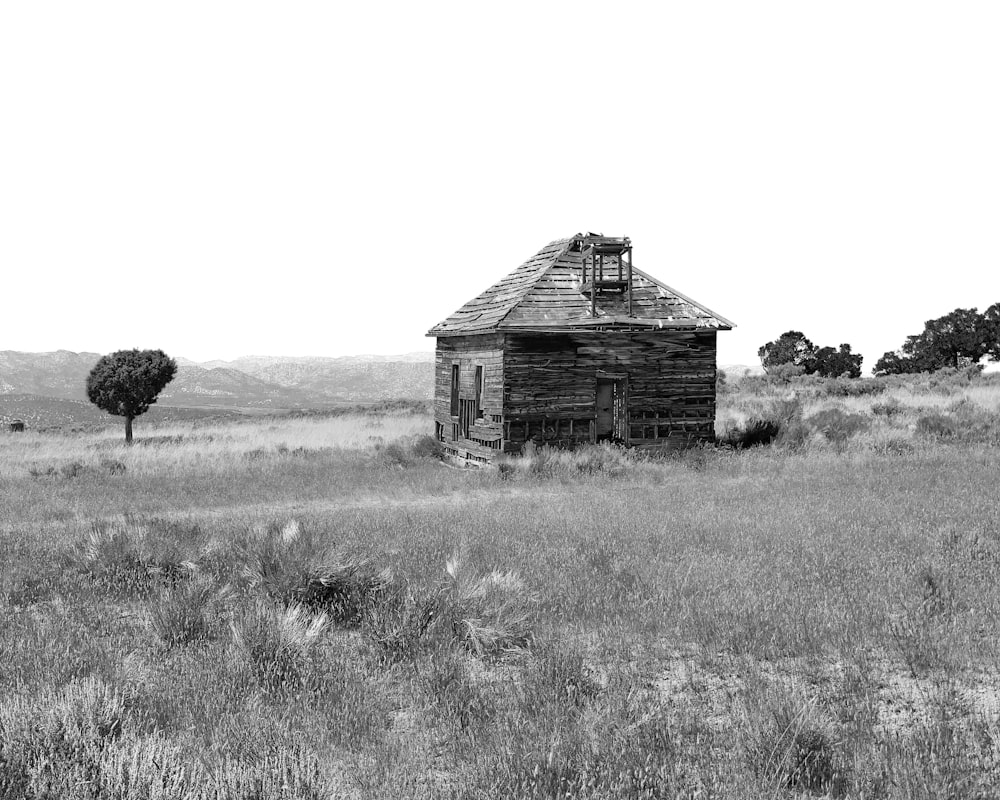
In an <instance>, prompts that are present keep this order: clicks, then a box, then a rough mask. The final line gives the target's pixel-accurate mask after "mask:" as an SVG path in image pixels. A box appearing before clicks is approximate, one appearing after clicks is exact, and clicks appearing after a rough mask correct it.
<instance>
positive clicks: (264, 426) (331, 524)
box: [0, 376, 1000, 800]
mask: <svg viewBox="0 0 1000 800" xmlns="http://www.w3.org/2000/svg"><path fill="white" fill-rule="evenodd" d="M919 380H920V381H924V382H925V383H926V385H916V384H914V385H904V384H899V385H890V386H888V388H887V389H886V390H885V391H883V392H881V393H878V394H865V395H861V396H844V395H843V394H841V393H842V392H843V391H844V390H843V389H842V387H835V389H834V391H835V393H831V392H830V391H828V390H827V387H825V386H820V385H819V384H818V383H815V382H814V383H809V382H806V383H803V384H802V385H799V386H797V387H796V386H773V385H769V384H765V383H763V382H760V381H757V382H750V383H749V384H748V385H746V386H742V385H741V382H738V381H737V382H731V383H732V384H733V386H732V387H731V389H730V391H731V393H728V394H726V395H724V396H723V397H722V398H721V404H722V409H721V414H720V426H725V425H727V424H729V422H730V421H731V422H733V423H734V424H738V423H739V422H740V421H744V420H746V419H748V418H750V417H752V416H757V417H761V418H763V417H765V416H770V418H773V419H777V420H780V422H781V423H782V424H783V425H784V430H783V433H782V434H781V435H779V439H778V440H777V442H776V443H775V444H772V445H769V446H765V447H750V448H747V449H743V450H738V451H737V450H732V449H725V448H720V449H711V448H708V449H702V450H698V451H695V452H693V453H689V454H685V455H683V456H680V457H673V458H669V459H663V460H652V459H644V458H638V457H636V456H635V454H631V453H624V452H621V451H618V450H615V449H614V448H597V449H594V450H590V451H583V452H580V453H576V454H563V453H552V452H548V451H539V452H535V453H532V454H530V457H529V458H525V459H515V460H512V461H511V462H510V464H509V465H508V467H507V468H506V469H505V470H503V471H500V470H456V469H452V468H449V467H448V466H446V465H444V464H442V463H440V462H439V461H438V460H437V459H436V458H435V457H434V454H433V452H432V451H430V450H428V451H427V452H424V449H422V446H419V445H418V444H415V440H413V439H412V438H407V437H412V436H413V435H414V434H416V433H418V432H420V431H422V430H425V429H426V428H428V427H430V421H429V420H428V419H426V418H423V417H420V416H419V415H417V416H400V417H398V418H394V417H389V418H387V419H385V420H383V421H382V422H381V427H378V421H377V420H373V419H371V418H367V417H362V416H359V417H357V418H352V419H343V418H338V419H336V420H325V419H318V420H314V419H305V420H283V421H280V420H279V421H271V420H259V421H257V422H256V423H254V424H244V423H239V424H233V425H231V426H224V425H217V426H214V427H211V428H209V427H200V426H190V427H186V428H185V427H180V426H172V427H170V428H164V429H157V430H152V429H150V430H149V431H147V432H146V433H147V435H148V436H149V438H150V439H151V440H155V441H154V443H152V444H147V445H146V446H137V447H133V448H131V449H129V450H127V451H126V450H125V448H123V447H120V446H118V445H117V443H116V442H115V441H113V440H112V437H111V436H110V435H109V436H103V435H90V434H80V435H67V436H63V437H60V436H56V435H46V436H39V435H36V434H29V435H27V436H24V437H11V438H10V439H5V440H4V448H3V449H2V451H0V620H2V623H3V624H2V626H0V686H2V689H3V691H2V692H0V697H2V698H3V699H2V700H0V763H2V764H3V767H4V768H3V769H2V770H0V798H8V797H10V798H13V797H46V796H48V797H52V796H60V797H71V798H76V797H81V798H82V797H94V796H111V797H123V798H125V797H129V798H131V797H135V798H139V797H151V796H158V797H171V798H172V797H176V798H182V797H183V798H188V797H193V798H221V797H245V796H253V797H260V798H272V797H273V798H278V797H328V796H337V797H359V798H360V797H364V798H369V797H373V798H380V797H383V798H390V797H392V798H396V797H426V798H432V797H433V798H436V797H453V798H491V797H495V798H501V797H538V798H541V797H571V796H572V797H580V798H607V797H616V798H618V797H622V798H656V797H721V798H775V797H795V796H804V795H806V794H809V793H811V794H813V795H821V794H824V795H825V796H842V797H866V798H869V797H872V798H874V797H879V798H890V799H892V800H895V798H911V797H916V798H931V797H935V798H936V797H983V798H985V797H991V796H993V795H992V794H991V792H993V790H994V787H995V786H996V785H998V784H1000V746H998V743H1000V722H998V719H1000V678H998V673H997V669H998V667H997V665H998V664H1000V647H998V642H1000V586H998V583H997V581H996V573H997V569H998V568H1000V511H998V509H1000V488H998V482H997V479H996V476H997V474H998V472H1000V449H998V447H997V442H996V441H994V440H992V439H991V438H990V437H991V436H992V432H993V430H994V428H993V425H994V422H995V420H994V415H996V414H997V413H998V412H1000V408H998V404H1000V393H998V392H997V387H996V386H995V385H994V384H992V383H985V384H978V383H975V382H973V383H968V384H961V383H960V381H961V378H960V377H956V376H950V377H949V376H943V377H942V378H941V379H933V380H937V381H938V383H937V385H931V383H932V379H930V378H928V379H923V378H921V379H919ZM949 382H950V383H949ZM952 384H954V385H952ZM949 386H950V388H949ZM791 392H796V397H795V398H792V397H790V393H791ZM932 414H938V415H940V416H941V418H942V419H943V420H944V422H941V421H940V420H938V422H937V423H936V425H937V427H935V426H934V425H932V424H931V423H930V422H928V421H925V422H923V423H920V420H921V419H925V420H928V419H932V417H931V415H932ZM854 416H861V417H863V421H862V422H859V421H858V420H856V419H853V417H854ZM793 434H794V435H793ZM369 437H371V438H369ZM379 437H381V438H379ZM782 437H784V438H782ZM8 444H9V446H7V445H8ZM389 445H392V447H389ZM387 451H388V455H387ZM102 459H109V460H113V461H114V462H119V463H121V464H122V465H123V467H124V470H121V469H117V468H115V469H111V468H109V467H108V466H107V464H104V466H102ZM75 463H79V464H80V465H82V466H81V467H80V468H79V469H77V468H75V467H74V468H73V469H68V468H67V469H65V470H64V469H63V467H64V466H66V465H68V464H75ZM49 468H51V469H52V470H53V471H52V473H49V472H48V470H49ZM32 469H34V470H35V472H36V474H34V475H33V474H32V472H31V470H32ZM456 553H457V554H460V557H458V558H457V559H456ZM88 792H89V794H88Z"/></svg>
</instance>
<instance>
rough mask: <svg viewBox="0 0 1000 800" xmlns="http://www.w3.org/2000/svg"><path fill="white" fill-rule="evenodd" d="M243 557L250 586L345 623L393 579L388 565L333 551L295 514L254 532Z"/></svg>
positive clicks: (353, 622) (357, 620)
mask: <svg viewBox="0 0 1000 800" xmlns="http://www.w3.org/2000/svg"><path fill="white" fill-rule="evenodd" d="M244 557H245V561H246V568H245V576H246V578H247V579H248V580H249V582H250V585H251V586H252V587H254V588H256V589H258V590H260V591H262V592H264V593H265V594H267V595H268V596H270V597H272V598H273V599H275V600H277V601H279V602H282V603H286V604H301V605H303V606H306V607H308V608H310V609H313V610H316V611H322V612H324V613H326V614H327V615H328V616H329V618H330V619H331V620H332V621H334V622H338V623H341V624H344V625H348V626H354V625H358V624H360V622H361V616H362V614H363V612H364V609H365V607H366V606H367V605H368V604H369V603H370V602H372V599H373V598H374V597H376V596H377V595H378V594H380V593H381V592H383V591H385V590H386V588H387V587H388V586H389V585H390V584H391V583H392V573H391V572H390V571H389V570H387V569H380V568H378V567H377V566H376V565H375V563H374V561H372V560H371V559H369V558H365V557H362V556H352V555H347V554H344V553H340V552H337V551H336V549H335V548H334V546H333V544H332V542H328V541H324V540H323V539H321V537H320V535H319V534H316V533H315V532H313V531H312V530H304V529H303V528H302V526H300V525H299V523H298V522H296V521H295V520H292V521H290V522H288V523H286V524H285V525H284V526H277V525H271V526H269V527H268V528H266V529H264V530H263V531H259V532H257V533H256V535H254V536H252V537H251V540H250V542H249V544H248V545H247V548H246V552H245V554H244Z"/></svg>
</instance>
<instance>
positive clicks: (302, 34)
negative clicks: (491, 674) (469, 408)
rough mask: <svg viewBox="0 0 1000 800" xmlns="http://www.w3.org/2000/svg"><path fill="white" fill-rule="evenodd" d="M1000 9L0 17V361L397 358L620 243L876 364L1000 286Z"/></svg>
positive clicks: (534, 5) (769, 320) (749, 357)
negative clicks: (530, 283)
mask: <svg viewBox="0 0 1000 800" xmlns="http://www.w3.org/2000/svg"><path fill="white" fill-rule="evenodd" d="M998 42H1000V4H997V3H995V2H983V3H945V2H941V3H920V2H906V3H878V2H871V1H870V0H869V1H868V2H839V3H813V2H802V1H801V0H796V2H788V3H771V2H753V3H746V2H739V3H691V2H684V3H648V2H644V3H623V2H617V3H613V4H612V3H604V4H590V3H581V2H573V3H560V2H547V3H546V2H538V1H537V0H536V2H531V3H518V2H506V3H502V4H500V3H490V4H486V3H467V2H465V3H440V2H422V3H414V2H405V3H402V2H401V3H363V2H352V3H334V2H318V3H309V2H292V3H288V2H281V3H279V2H272V3H260V2H247V1H246V0H244V1H242V2H238V3H222V2H209V1H208V0H199V2H176V1H175V2H171V3H155V4H154V3H148V2H137V0H130V1H129V2H123V3H106V2H93V3H80V2H66V3H57V2H22V3H15V2H9V3H4V4H2V5H0V268H2V278H3V281H2V286H0V293H2V302H0V349H14V350H28V351H43V350H55V349H67V350H76V351H80V350H89V351H95V352H108V351H111V350H117V349H121V348H125V347H142V348H146V347H159V348H162V349H164V350H166V351H167V352H168V353H170V354H171V355H176V356H185V357H188V358H193V359H196V360H207V359H212V358H227V359H228V358H233V357H236V356H239V355H244V354H262V355H331V356H333V355H347V354H356V353H368V352H371V353H403V352H408V351H413V350H428V349H432V348H433V339H428V338H425V337H424V334H425V333H426V331H427V329H428V328H430V327H431V326H432V325H433V324H435V323H436V322H438V321H439V320H440V319H442V318H444V317H445V316H447V315H448V314H450V313H451V312H452V311H453V310H454V309H455V308H457V307H459V306H460V305H461V304H462V303H464V302H465V301H466V300H468V299H470V298H471V297H473V296H474V295H476V294H478V293H479V292H481V291H482V290H483V289H485V288H486V287H487V286H489V285H490V284H492V283H493V282H495V281H496V280H497V279H499V278H500V277H502V276H503V275H505V274H506V273H508V272H510V271H511V270H513V269H514V268H516V267H517V266H518V265H519V264H520V263H521V262H522V261H524V260H526V259H527V258H528V257H530V256H531V255H532V254H533V253H535V252H536V251H537V250H539V249H540V248H541V247H542V246H543V245H545V244H546V243H547V242H549V241H551V240H553V239H557V238H562V237H565V236H570V235H572V234H574V233H577V232H580V231H588V230H589V231H595V232H602V233H604V234H607V235H627V236H630V237H631V238H632V241H633V245H634V257H635V264H636V266H637V267H639V268H640V269H642V270H644V271H646V272H649V273H652V274H653V275H654V276H656V277H658V278H659V279H661V280H662V281H664V282H666V283H667V284H669V285H671V286H673V287H675V288H677V289H679V290H680V291H682V292H684V293H685V294H687V295H689V296H691V297H693V298H695V299H696V300H698V301H699V302H701V303H702V304H704V305H706V306H708V307H709V308H711V309H712V310H714V311H717V312H718V313H720V314H722V315H723V316H725V317H728V318H729V319H732V320H733V321H735V322H736V323H737V324H738V326H739V327H738V328H737V329H736V330H734V331H732V332H729V333H722V334H720V336H719V342H720V344H719V361H720V363H723V364H727V363H757V357H756V352H757V348H758V347H759V346H760V345H761V344H762V343H764V342H766V341H768V340H769V339H774V338H776V337H777V336H778V335H779V334H781V333H782V332H784V331H786V330H789V329H797V330H801V331H803V332H805V333H806V335H807V336H809V337H810V338H811V339H812V340H813V341H814V342H815V343H816V344H819V345H837V344H839V343H841V342H850V343H851V344H852V345H854V348H855V350H856V351H860V352H862V353H863V354H864V356H865V368H866V369H868V368H870V367H871V366H873V365H874V363H875V361H876V360H877V359H878V357H879V356H880V355H881V354H882V353H883V352H884V351H886V350H891V349H896V348H897V347H899V345H900V344H901V343H902V341H903V340H904V338H905V336H906V335H907V334H911V333H917V332H919V331H920V330H922V328H923V322H924V320H926V319H929V318H932V317H937V316H941V315H943V314H945V313H947V312H949V311H951V310H952V309H954V308H956V307H970V306H976V307H978V308H979V309H980V310H983V309H984V308H985V307H986V306H988V305H990V304H992V303H994V302H998V301H1000V91H998V90H1000V47H998V45H997V43H998Z"/></svg>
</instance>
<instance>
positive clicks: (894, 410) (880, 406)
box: [871, 397, 905, 417]
mask: <svg viewBox="0 0 1000 800" xmlns="http://www.w3.org/2000/svg"><path fill="white" fill-rule="evenodd" d="M871 411H872V414H874V415H875V416H876V417H895V416H897V415H899V414H902V413H903V412H904V411H905V406H904V405H903V404H902V403H900V402H899V400H897V399H896V398H895V397H887V398H886V399H885V400H884V401H883V402H881V403H872V407H871Z"/></svg>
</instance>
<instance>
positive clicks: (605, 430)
mask: <svg viewBox="0 0 1000 800" xmlns="http://www.w3.org/2000/svg"><path fill="white" fill-rule="evenodd" d="M627 424H628V402H627V398H626V378H625V376H624V375H602V376H599V377H598V378H597V425H596V426H595V430H596V438H597V441H599V442H605V441H612V442H622V443H623V444H624V443H625V439H626V429H627Z"/></svg>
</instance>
